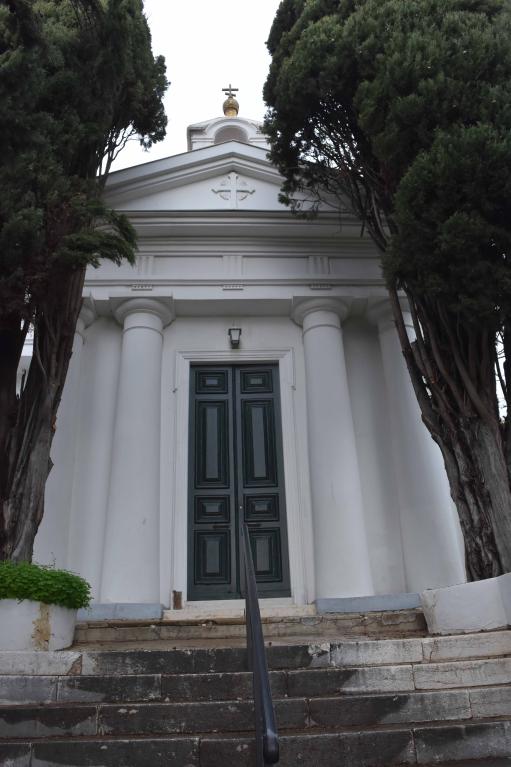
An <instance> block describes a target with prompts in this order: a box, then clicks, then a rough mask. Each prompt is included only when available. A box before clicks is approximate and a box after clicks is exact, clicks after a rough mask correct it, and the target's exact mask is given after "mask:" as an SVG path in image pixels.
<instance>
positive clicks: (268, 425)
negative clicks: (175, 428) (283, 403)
mask: <svg viewBox="0 0 511 767" xmlns="http://www.w3.org/2000/svg"><path fill="white" fill-rule="evenodd" d="M189 461H190V463H189V478H190V480H189V494H188V495H189V514H188V520H189V521H188V584H189V585H188V599H191V600H200V599H237V598H240V597H241V596H244V582H243V572H242V559H241V552H242V540H241V525H242V523H243V522H245V523H246V524H247V526H248V528H249V537H250V542H251V546H252V552H253V556H254V566H255V571H256V579H257V584H258V592H259V594H260V595H261V596H267V597H277V596H278V597H282V596H289V595H290V587H289V557H288V549H287V533H286V509H285V495H284V469H283V460H282V431H281V417H280V396H279V374H278V366H277V365H257V366H256V365H240V366H215V367H212V366H192V367H191V375H190V457H189Z"/></svg>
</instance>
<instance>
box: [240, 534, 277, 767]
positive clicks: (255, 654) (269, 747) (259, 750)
mask: <svg viewBox="0 0 511 767" xmlns="http://www.w3.org/2000/svg"><path fill="white" fill-rule="evenodd" d="M242 533H243V547H244V548H243V550H244V557H243V559H244V563H245V616H246V624H247V654H248V663H249V669H250V670H251V671H252V683H253V689H254V709H255V730H256V767H267V765H269V764H276V763H277V762H278V761H279V736H278V735H277V725H276V723H275V711H274V709H273V701H272V697H271V688H270V677H269V675H268V662H267V660H266V650H265V648H264V639H263V629H262V626H261V613H260V611H259V600H258V598H257V586H256V579H255V572H254V560H253V557H252V548H251V546H250V537H249V533H248V528H247V526H246V525H245V524H244V525H243V526H242Z"/></svg>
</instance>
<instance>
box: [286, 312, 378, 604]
mask: <svg viewBox="0 0 511 767" xmlns="http://www.w3.org/2000/svg"><path fill="white" fill-rule="evenodd" d="M346 314H347V305H346V304H345V303H343V302H341V301H333V300H326V299H311V300H308V301H304V302H303V303H301V304H299V305H298V306H297V308H296V310H295V312H294V319H295V321H297V322H299V323H300V324H302V325H303V343H304V353H305V374H306V399H307V423H308V441H309V464H310V476H311V492H312V521H313V530H314V560H315V580H316V598H318V599H324V598H332V597H353V596H366V595H371V594H373V593H374V590H373V583H372V578H371V568H370V563H369V554H368V547H367V539H366V532H365V526H364V513H363V503H362V493H361V484H360V475H359V466H358V458H357V451H356V444H355V432H354V429H353V417H352V411H351V404H350V395H349V390H348V378H347V375H346V362H345V358H344V346H343V339H342V330H341V318H344V317H345V316H346Z"/></svg>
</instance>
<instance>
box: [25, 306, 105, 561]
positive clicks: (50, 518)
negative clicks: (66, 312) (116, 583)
mask: <svg viewBox="0 0 511 767" xmlns="http://www.w3.org/2000/svg"><path fill="white" fill-rule="evenodd" d="M95 317H96V314H95V312H94V309H93V308H92V307H91V306H89V305H88V304H85V305H84V306H83V307H82V310H81V312H80V316H79V317H78V321H77V323H76V328H75V335H74V339H73V351H72V354H71V359H70V361H69V368H68V371H67V376H66V383H65V386H64V390H63V392H62V399H61V402H60V405H59V409H58V412H57V423H56V432H55V437H54V439H53V443H52V447H51V459H52V462H53V468H52V470H51V472H50V475H49V477H48V481H47V483H46V491H45V497H44V516H43V521H42V522H41V526H40V528H39V530H38V532H37V536H36V540H35V545H34V561H35V562H41V563H43V564H47V563H52V562H55V563H56V564H57V566H59V567H69V566H70V564H69V562H68V559H67V544H68V530H69V517H70V508H71V498H72V493H73V476H74V465H75V456H76V443H77V433H76V432H77V427H78V410H79V395H80V381H81V360H82V349H83V344H84V340H85V330H86V328H87V327H88V325H90V324H91V322H93V320H94V319H95Z"/></svg>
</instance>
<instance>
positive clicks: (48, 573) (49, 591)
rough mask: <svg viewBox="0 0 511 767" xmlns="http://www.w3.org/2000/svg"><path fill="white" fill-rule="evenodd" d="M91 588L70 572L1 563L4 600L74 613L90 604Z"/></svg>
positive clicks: (1, 595)
mask: <svg viewBox="0 0 511 767" xmlns="http://www.w3.org/2000/svg"><path fill="white" fill-rule="evenodd" d="M90 598H91V597H90V586H89V584H88V583H87V581H86V580H84V579H83V578H80V576H79V575H75V574H74V573H70V572H68V571H67V570H55V569H54V568H52V567H43V566H42V565H36V564H30V563H29V562H19V563H15V562H8V561H4V562H0V599H18V600H22V599H32V600H33V601H34V602H45V603H46V604H48V605H61V606H62V607H69V608H72V609H74V610H79V609H80V608H82V607H88V606H89V604H90Z"/></svg>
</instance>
